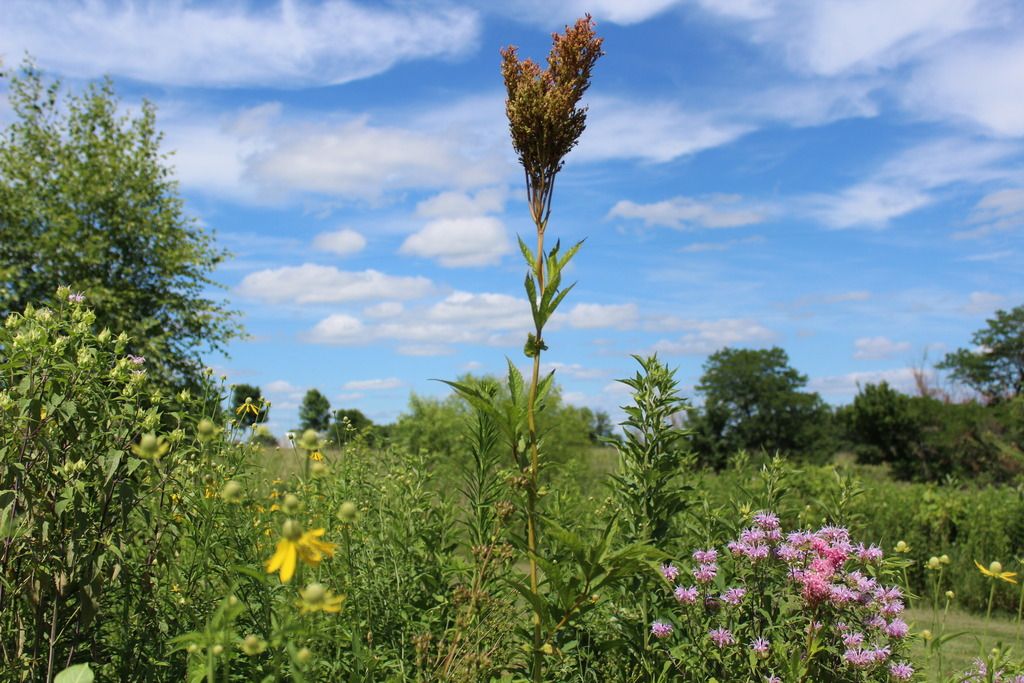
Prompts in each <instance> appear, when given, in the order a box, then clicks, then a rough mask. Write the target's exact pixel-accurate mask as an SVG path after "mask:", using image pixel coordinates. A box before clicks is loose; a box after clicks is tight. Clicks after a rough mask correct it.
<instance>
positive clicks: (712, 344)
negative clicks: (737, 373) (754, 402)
mask: <svg viewBox="0 0 1024 683" xmlns="http://www.w3.org/2000/svg"><path fill="white" fill-rule="evenodd" d="M673 322H674V324H673V326H677V327H679V328H681V329H684V330H689V331H688V332H686V333H685V334H684V335H683V336H682V337H680V338H679V339H671V340H670V339H662V340H660V341H658V342H656V343H655V344H654V347H653V349H654V350H655V351H657V352H659V353H667V354H673V355H704V354H708V353H713V352H715V351H717V350H718V349H720V348H722V347H725V346H742V345H747V344H760V343H765V342H770V341H772V340H774V339H775V333H774V332H772V331H771V330H769V329H768V328H766V327H765V326H763V325H761V324H760V323H758V322H756V321H753V320H746V319H740V318H724V319H722V320H707V321H704V320H677V321H673Z"/></svg>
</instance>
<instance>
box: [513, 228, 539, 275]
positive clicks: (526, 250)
mask: <svg viewBox="0 0 1024 683" xmlns="http://www.w3.org/2000/svg"><path fill="white" fill-rule="evenodd" d="M516 239H517V240H519V251H521V252H523V258H524V259H526V263H527V264H529V266H530V269H531V270H532V269H534V268H536V267H537V262H536V261H535V260H534V258H533V252H531V251H530V247H528V246H526V242H524V241H523V238H522V237H520V236H519V235H516Z"/></svg>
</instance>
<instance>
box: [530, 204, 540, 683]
mask: <svg viewBox="0 0 1024 683" xmlns="http://www.w3.org/2000/svg"><path fill="white" fill-rule="evenodd" d="M534 218H535V220H537V218H538V217H537V215H536V214H535V215H534ZM534 277H535V278H536V279H537V296H538V297H539V298H540V299H543V298H544V225H543V223H541V222H540V221H539V220H537V252H536V256H535V259H534ZM535 331H536V335H537V349H536V353H535V355H534V356H533V372H532V374H531V375H530V393H529V395H528V396H527V399H526V426H527V430H528V432H529V442H530V485H529V487H528V488H527V495H526V547H527V550H528V552H529V555H530V592H531V593H533V594H534V596H537V597H539V596H540V581H539V580H538V576H537V548H538V542H539V534H538V529H537V491H538V483H539V480H540V452H539V449H538V447H537V415H536V404H537V388H538V385H539V383H540V353H541V352H540V345H541V340H542V339H543V337H542V336H541V333H542V332H543V330H542V329H541V326H540V325H537V326H536V330H535ZM543 635H544V634H543V632H542V626H541V614H540V611H539V610H537V609H536V608H534V613H533V655H532V663H531V666H530V671H531V674H532V677H533V680H534V682H535V683H540V681H541V680H542V674H543V671H542V669H543V653H542V652H541V645H542V644H543Z"/></svg>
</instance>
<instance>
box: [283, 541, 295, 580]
mask: <svg viewBox="0 0 1024 683" xmlns="http://www.w3.org/2000/svg"><path fill="white" fill-rule="evenodd" d="M288 545H289V552H288V553H287V555H285V558H284V562H283V563H282V564H281V583H288V582H289V581H291V580H292V577H293V576H295V562H296V559H297V558H296V555H297V553H296V552H295V545H294V544H292V543H289V544H288Z"/></svg>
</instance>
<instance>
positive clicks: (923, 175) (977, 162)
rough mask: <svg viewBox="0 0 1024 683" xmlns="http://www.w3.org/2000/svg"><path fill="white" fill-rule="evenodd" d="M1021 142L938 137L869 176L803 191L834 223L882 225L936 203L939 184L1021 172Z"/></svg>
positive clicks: (811, 207)
mask: <svg viewBox="0 0 1024 683" xmlns="http://www.w3.org/2000/svg"><path fill="white" fill-rule="evenodd" d="M1020 149H1021V147H1020V145H1017V144H1016V143H1009V142H1000V141H984V140H975V139H972V138H960V137H949V138H939V139H936V140H932V141H929V142H926V143H922V144H919V145H916V146H914V147H910V148H908V149H905V150H903V151H902V152H900V153H898V154H897V155H895V156H894V157H893V158H891V159H889V160H888V161H887V162H885V163H884V164H882V166H881V167H880V168H879V169H878V170H877V171H875V172H874V173H872V174H871V175H870V176H869V177H868V179H867V180H865V181H863V182H860V183H857V184H855V185H852V186H849V187H847V188H845V189H843V190H840V191H839V192H837V193H834V194H828V195H825V194H819V195H810V196H807V197H804V198H803V200H802V203H803V205H804V209H805V210H806V211H807V212H808V213H809V214H810V215H811V216H813V217H815V218H817V219H818V220H820V221H821V222H823V223H824V224H825V225H827V226H828V227H831V228H850V227H870V228H883V227H885V226H886V225H888V223H889V221H891V220H892V219H895V218H899V217H900V216H904V215H907V214H909V213H911V212H913V211H916V210H917V209H920V208H922V207H925V206H928V205H930V204H932V203H934V202H935V201H936V200H937V199H938V198H939V195H938V194H937V191H938V190H943V189H945V188H949V187H954V186H958V185H961V184H962V185H981V184H985V183H989V182H993V181H999V180H1007V179H1015V178H1018V177H1019V176H1020V170H1019V168H1017V167H1016V165H1014V164H1012V163H1008V160H1011V159H1012V158H1013V156H1014V155H1015V154H1017V153H1019V151H1020Z"/></svg>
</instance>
